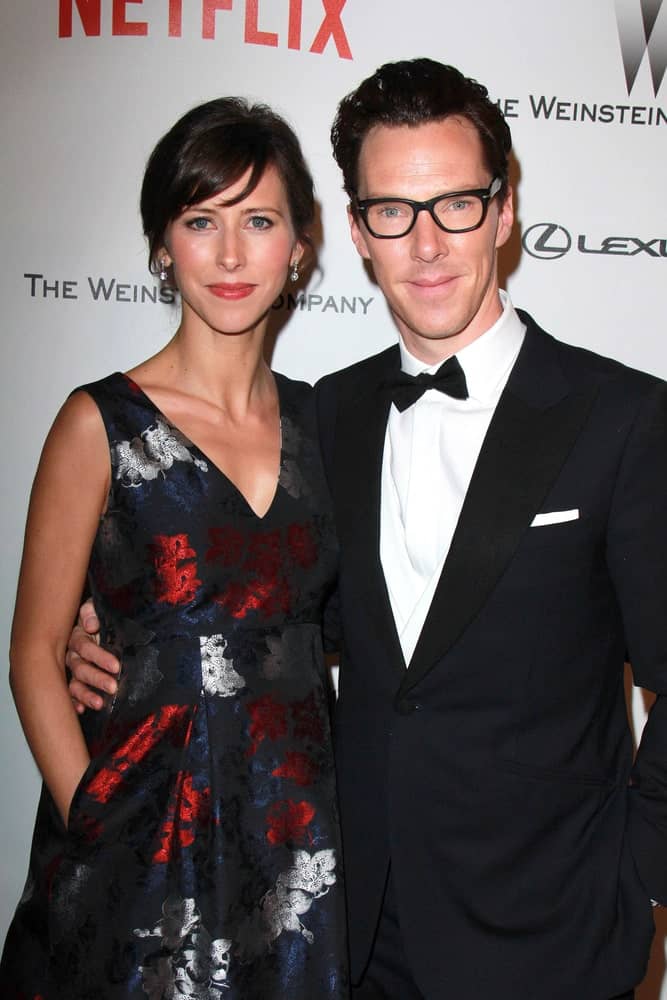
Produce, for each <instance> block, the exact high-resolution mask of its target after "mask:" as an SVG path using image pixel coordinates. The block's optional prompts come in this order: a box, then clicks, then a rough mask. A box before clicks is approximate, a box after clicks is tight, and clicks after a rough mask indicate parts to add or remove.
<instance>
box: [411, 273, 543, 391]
mask: <svg viewBox="0 0 667 1000" xmlns="http://www.w3.org/2000/svg"><path fill="white" fill-rule="evenodd" d="M500 301H501V302H502V306H503V311H502V313H501V315H500V316H499V317H498V319H497V320H496V322H495V323H494V324H493V326H491V327H489V329H488V330H486V331H485V333H483V334H482V335H481V336H480V337H477V339H476V340H473V342H472V343H471V344H468V345H467V346H466V347H463V348H462V349H461V350H460V351H459V352H458V353H457V355H456V357H457V358H458V360H459V363H460V365H461V367H462V368H463V371H464V373H465V377H466V382H467V385H468V394H469V395H470V396H471V397H472V398H473V399H477V400H479V401H480V402H485V401H487V400H489V399H492V398H493V397H494V396H495V395H497V393H498V389H499V388H500V389H502V387H503V386H504V385H505V383H506V381H507V378H508V376H509V373H510V370H511V368H512V366H513V364H514V362H515V361H516V358H517V355H518V353H519V349H520V347H521V344H522V343H523V338H524V335H525V332H526V328H525V326H524V324H523V323H522V322H521V320H520V319H519V317H518V315H517V313H516V310H515V309H514V306H513V305H512V302H511V300H510V297H509V295H508V294H507V292H505V291H502V290H501V291H500ZM398 344H399V348H400V351H401V369H402V371H404V372H406V373H407V374H408V375H418V374H419V373H420V372H424V371H426V372H435V371H437V370H438V368H439V367H440V363H438V364H435V365H430V366H429V367H426V366H425V365H424V362H423V361H420V360H419V359H418V358H416V357H415V356H414V355H413V354H411V353H410V352H409V351H408V349H407V347H406V346H405V344H404V343H403V340H402V339H401V338H400V337H399V339H398Z"/></svg>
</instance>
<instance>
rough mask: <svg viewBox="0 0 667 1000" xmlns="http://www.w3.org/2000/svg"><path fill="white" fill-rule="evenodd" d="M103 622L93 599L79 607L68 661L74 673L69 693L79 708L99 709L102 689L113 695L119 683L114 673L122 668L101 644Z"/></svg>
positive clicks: (68, 649) (102, 702)
mask: <svg viewBox="0 0 667 1000" xmlns="http://www.w3.org/2000/svg"><path fill="white" fill-rule="evenodd" d="M99 629H100V623H99V619H98V617H97V614H96V612H95V605H94V604H93V602H92V599H89V600H87V601H86V603H85V604H82V605H81V607H80V608H79V619H78V622H77V624H76V625H75V626H74V628H73V629H72V633H71V635H70V637H69V641H68V643H67V654H66V657H65V662H66V664H67V666H68V667H69V670H70V672H71V674H72V676H71V678H70V682H69V693H70V695H71V697H72V701H73V703H74V707H75V709H76V711H77V712H78V713H79V714H81V713H82V712H85V710H86V708H94V709H96V710H99V709H100V708H102V706H103V705H104V698H103V697H102V695H101V694H100V693H99V692H100V691H104V692H105V694H110V695H114V694H115V693H116V690H117V688H118V683H117V681H116V679H115V676H114V675H117V674H118V672H119V670H120V664H119V663H118V660H117V659H116V657H115V656H114V655H113V653H110V652H109V651H108V650H106V649H103V648H102V646H100V645H99V638H100V637H99Z"/></svg>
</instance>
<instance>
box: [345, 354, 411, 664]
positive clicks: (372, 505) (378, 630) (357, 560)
mask: <svg viewBox="0 0 667 1000" xmlns="http://www.w3.org/2000/svg"><path fill="white" fill-rule="evenodd" d="M374 360H375V361H376V362H377V363H376V364H375V365H374V366H373V367H372V369H371V371H370V372H368V373H367V374H366V376H365V377H364V378H363V379H361V380H360V381H359V383H358V384H357V385H356V386H355V388H354V389H353V391H352V392H351V393H349V394H348V396H347V397H346V398H345V399H344V400H342V401H341V402H340V406H339V412H338V418H337V426H336V445H335V453H334V468H335V474H334V477H333V481H334V487H333V491H334V501H335V509H336V523H337V529H338V533H339V535H340V538H341V542H342V549H343V551H344V553H345V557H344V558H345V560H346V570H347V573H346V575H348V577H349V575H350V573H351V574H352V578H353V579H354V580H355V581H356V586H355V594H356V595H357V599H359V598H360V599H361V600H363V601H364V610H365V614H366V616H367V621H368V625H369V627H370V628H372V629H373V630H374V633H375V637H376V640H377V641H379V642H380V643H381V645H382V646H383V647H384V649H385V652H386V655H387V659H388V661H389V663H390V664H392V666H393V668H394V670H395V671H396V675H397V678H398V679H399V680H402V678H403V677H404V675H405V660H404V659H403V653H402V650H401V645H400V642H399V638H398V634H397V632H396V626H395V623H394V616H393V613H392V610H391V604H390V601H389V594H388V592H387V586H386V583H385V578H384V573H383V571H382V565H381V563H380V490H381V478H382V456H383V451H384V440H385V434H386V427H387V417H388V414H389V407H390V405H391V401H390V399H389V396H388V394H387V393H386V392H383V390H382V386H383V383H384V382H385V381H386V379H387V378H388V377H389V376H391V375H392V374H397V373H398V372H399V370H400V354H399V350H398V347H395V348H391V349H390V350H388V351H385V352H383V354H382V355H380V356H379V357H378V358H377V359H374Z"/></svg>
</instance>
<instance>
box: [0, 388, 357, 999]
mask: <svg viewBox="0 0 667 1000" xmlns="http://www.w3.org/2000/svg"><path fill="white" fill-rule="evenodd" d="M276 380H277V384H278V392H279V398H280V410H281V434H282V443H281V466H280V475H279V479H278V485H277V489H276V494H275V497H274V499H273V501H272V504H271V506H270V508H269V510H268V511H267V513H266V514H265V516H264V517H259V516H257V515H256V514H255V513H254V512H253V510H252V509H251V508H250V507H249V505H248V503H247V502H246V500H245V499H244V497H243V495H242V494H241V493H240V492H239V490H238V489H237V488H236V487H235V486H234V484H233V483H232V482H231V481H230V480H229V479H228V478H227V477H226V476H225V475H224V474H223V473H222V471H221V470H220V469H218V468H217V467H216V466H215V465H214V464H213V463H212V462H211V461H210V460H209V459H208V458H207V457H206V455H204V454H203V453H202V452H201V451H200V450H199V449H198V448H197V447H196V446H195V445H193V444H192V443H191V442H190V441H189V440H188V439H187V438H186V437H185V436H184V435H183V434H182V433H180V432H179V431H178V429H177V428H176V427H174V426H173V425H172V424H171V423H170V422H169V420H167V419H166V417H165V416H164V415H163V414H161V413H160V412H159V411H158V410H157V409H156V407H155V405H154V404H153V403H152V402H151V400H150V399H149V398H148V397H147V396H146V395H145V394H144V393H143V391H142V390H141V389H140V388H139V387H138V386H137V385H136V384H135V383H133V382H132V381H131V380H130V379H129V378H128V377H126V376H124V375H121V374H119V373H116V374H113V375H110V376H109V377H107V378H106V379H103V380H101V381H100V382H96V383H94V384H92V385H88V386H84V387H83V388H84V389H85V391H86V392H88V393H89V394H90V395H91V396H92V398H93V399H94V400H95V402H96V403H97V405H98V407H99V409H100V412H101V414H102V417H103V420H104V424H105V427H106V430H107V435H108V438H109V446H110V461H111V473H112V484H111V489H110V494H109V498H108V506H107V510H106V513H105V514H104V516H103V517H102V519H101V521H100V524H99V529H98V532H97V536H96V539H95V543H94V548H93V552H92V555H91V561H90V566H89V586H90V590H91V593H92V595H93V597H94V599H95V604H96V607H97V611H98V614H99V617H100V621H101V622H102V642H103V644H104V645H106V646H107V647H109V648H111V649H112V650H113V651H114V652H115V653H116V654H117V655H118V656H119V658H120V660H121V663H122V672H121V677H120V683H119V691H118V694H117V695H116V697H115V698H114V699H108V704H107V705H106V706H105V709H104V710H103V711H102V712H101V713H93V712H87V713H86V714H85V716H84V718H83V723H82V724H83V727H84V731H85V735H86V740H87V743H88V746H89V749H90V754H91V763H90V766H89V768H88V769H87V771H86V773H85V775H84V776H83V778H82V780H81V783H80V785H79V787H78V788H77V791H76V792H75V795H74V799H73V802H72V807H71V812H70V818H69V824H68V828H67V829H65V828H64V826H63V824H62V821H61V820H60V818H59V816H58V813H57V811H56V809H55V807H54V805H53V802H52V800H51V797H50V795H49V793H48V791H47V790H46V789H44V790H43V792H42V797H41V800H40V805H39V811H38V816H37V824H36V829H35V835H34V840H33V845H32V852H31V858H30V871H29V875H28V880H27V884H26V887H25V890H24V893H23V896H22V899H21V901H20V903H19V906H18V909H17V912H16V915H15V917H14V921H13V923H12V926H11V927H10V930H9V933H8V936H7V941H6V944H5V950H4V954H3V958H2V964H1V966H0V982H1V983H2V996H3V997H4V998H8V1000H116V998H127V997H133V998H137V1000H138V998H146V997H148V998H150V1000H176V998H178V1000H185V998H192V1000H278V998H280V1000H285V998H290V1000H327V998H329V1000H338V998H343V997H345V996H347V977H346V968H345V956H346V942H345V930H344V909H343V885H342V870H341V854H340V844H339V833H338V817H337V807H336V792H335V778H334V767H333V759H332V750H331V739H330V731H329V713H330V708H331V692H330V687H329V678H328V673H327V670H326V667H325V663H324V657H323V647H322V617H323V612H324V608H325V605H326V602H327V599H328V597H329V596H330V594H331V592H332V590H333V587H334V582H335V573H336V563H337V547H336V540H335V535H334V530H333V520H332V513H331V508H330V501H329V497H328V492H327V488H326V484H325V480H324V474H323V470H322V466H321V460H320V456H319V451H318V447H317V440H316V431H315V416H314V406H313V395H312V390H311V389H310V387H308V386H306V385H305V384H303V383H296V382H291V381H290V380H288V379H286V378H285V377H283V376H280V375H277V376H276ZM82 488H85V484H82Z"/></svg>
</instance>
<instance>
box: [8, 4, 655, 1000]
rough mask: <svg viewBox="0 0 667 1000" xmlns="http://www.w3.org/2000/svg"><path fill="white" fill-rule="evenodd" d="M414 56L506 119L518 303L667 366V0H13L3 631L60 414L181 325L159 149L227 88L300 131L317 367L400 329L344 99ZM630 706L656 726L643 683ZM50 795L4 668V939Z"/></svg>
mask: <svg viewBox="0 0 667 1000" xmlns="http://www.w3.org/2000/svg"><path fill="white" fill-rule="evenodd" d="M415 56H431V57H433V58H436V59H440V60H441V61H444V62H451V63H453V64H454V65H457V66H459V67H460V68H461V69H462V70H463V71H464V72H465V73H467V74H469V75H471V76H474V77H476V78H478V79H480V80H481V81H482V82H484V83H485V84H487V85H488V86H489V89H490V91H491V94H492V96H493V97H494V98H495V99H497V100H499V101H501V106H502V107H503V110H504V111H505V113H506V114H507V116H508V120H509V122H510V125H511V127H512V132H513V136H514V145H515V156H516V159H515V163H514V165H513V176H514V181H515V182H516V184H517V195H518V223H517V231H516V238H515V239H514V241H513V243H512V245H511V246H510V247H508V248H507V250H506V252H505V254H504V257H503V273H504V277H505V280H506V282H507V286H508V288H509V290H510V292H511V294H512V297H513V300H514V302H515V303H516V304H518V305H521V306H523V307H525V308H527V309H528V310H530V311H531V312H533V314H534V315H535V316H536V318H537V319H538V321H539V322H540V323H541V324H542V325H543V326H545V327H546V328H547V329H548V330H550V331H551V332H553V333H555V334H556V335H557V336H559V337H560V338H562V339H564V340H569V341H572V342H573V343H581V344H584V345H586V346H588V347H590V348H592V349H594V350H597V351H600V352H602V353H605V354H610V355H612V356H615V357H618V358H620V359H621V360H623V361H625V362H628V363H630V364H632V365H634V366H636V367H639V368H644V369H646V370H648V371H652V372H655V373H657V374H659V375H661V376H663V377H667V345H665V343H664V332H665V309H664V304H663V303H664V282H665V277H666V276H667V215H666V212H665V207H664V196H663V188H664V176H665V175H664V163H665V154H666V153H667V142H666V137H667V104H666V103H665V101H666V99H667V80H665V82H663V80H662V76H663V74H664V69H665V61H666V60H667V0H664V2H663V0H586V3H581V0H559V2H558V3H549V2H546V0H543V2H536V0H504V2H503V3H498V2H497V0H466V2H465V3H461V4H458V3H454V2H447V0H20V3H19V2H12V0H1V2H0V107H1V108H2V115H3V117H2V121H3V126H2V133H1V138H2V141H1V144H0V149H1V151H0V200H1V206H2V210H1V216H0V217H1V219H2V222H3V230H4V239H3V242H2V248H1V249H0V253H1V255H2V267H1V268H0V296H1V301H2V304H3V319H4V323H3V355H4V364H3V367H2V373H1V374H0V379H1V382H2V392H1V393H0V426H2V427H4V428H5V430H6V431H7V440H8V441H9V444H8V447H7V451H6V452H5V455H4V459H2V466H3V470H2V478H3V489H2V491H1V492H2V495H1V497H0V507H1V518H2V520H1V522H0V523H2V524H4V529H3V530H2V535H1V542H0V544H1V546H2V548H1V562H0V566H1V567H2V568H1V570H0V588H1V589H0V616H1V622H0V627H1V629H2V632H3V634H4V635H5V636H8V635H9V624H10V621H11V612H12V604H13V598H14V588H15V581H16V575H17V568H18V561H19V557H20V548H21V538H22V532H23V524H24V519H25V511H26V505H27V498H28V492H29V489H30V483H31V480H32V476H33V473H34V469H35V465H36V462H37V458H38V455H39V449H40V447H41V443H42V441H43V439H44V436H45V434H46V431H47V429H48V427H49V425H50V423H51V420H52V419H53V416H54V414H55V412H56V410H57V408H58V406H59V405H60V403H61V402H62V400H63V399H64V398H65V396H66V395H67V393H68V391H69V390H70V389H71V388H72V387H73V386H75V385H77V384H79V383H81V382H84V381H87V380H89V379H95V378H98V377H101V376H102V375H104V374H106V373H107V372H108V371H110V370H113V369H118V368H120V369H125V368H128V367H130V366H132V365H133V364H135V363H136V362H137V361H139V360H140V359H141V358H143V357H146V356H148V355H149V354H151V353H152V352H153V351H154V350H156V349H157V348H158V347H160V346H161V345H162V344H163V343H164V342H165V340H166V339H167V337H168V336H169V334H170V332H171V331H172V330H173V328H174V326H175V324H176V322H177V310H176V309H175V307H174V306H173V305H170V304H168V303H162V302H160V301H159V299H158V301H153V299H154V298H157V288H156V285H155V282H154V280H153V279H152V277H151V276H150V275H149V274H148V271H147V268H146V255H145V249H144V245H143V241H142V238H141V235H140V224H139V219H138V211H137V203H138V192H139V185H140V182H141V176H142V172H143V167H144V163H145V159H146V156H147V154H148V153H149V151H150V149H151V148H152V146H153V145H154V143H155V141H156V140H157V139H158V137H159V136H160V135H161V134H162V133H163V132H164V131H165V130H166V129H167V128H168V127H169V125H170V124H171V123H172V122H173V121H174V120H175V119H176V118H177V117H178V116H179V115H180V114H181V113H182V112H184V111H185V110H186V109H188V108H189V107H191V106H192V105H194V104H196V103H199V102H200V101H202V100H206V99H209V98H211V97H216V96H219V95H222V94H243V95H247V96H249V97H251V98H253V99H260V100H265V101H267V102H269V103H271V104H272V105H273V106H274V107H276V109H277V110H279V111H281V112H282V113H283V114H285V115H286V116H287V117H288V118H289V119H290V120H291V121H292V122H293V124H294V125H295V126H296V129H297V131H298V133H299V135H300V136H301V138H302V141H303V145H304V148H305V151H306V155H307V157H308V160H309V162H310V164H311V167H312V169H313V172H314V174H315V178H316V181H317V187H318V197H319V201H320V205H321V218H322V227H323V232H324V234H325V236H324V239H323V243H322V246H321V247H320V254H319V267H318V269H317V270H315V271H314V272H313V273H312V275H311V277H310V279H309V281H308V284H307V285H306V286H300V287H299V289H298V298H297V299H296V301H294V300H293V301H292V302H291V303H288V304H287V306H286V305H285V303H283V304H282V305H280V304H278V308H277V309H276V325H277V326H282V320H283V319H286V318H288V314H290V313H293V314H294V315H292V316H291V318H290V321H289V323H288V324H287V325H286V326H285V328H284V329H282V330H281V332H280V334H279V335H278V338H277V342H276V347H275V351H274V356H273V361H274V365H275V367H276V368H278V369H280V370H284V371H285V372H287V373H288V374H291V375H295V376H297V377H302V378H306V379H309V380H313V379H315V378H316V377H317V376H319V375H320V374H323V373H324V372H326V371H330V370H332V369H334V368H338V367H341V366H342V365H345V364H347V363H349V362H351V361H353V360H356V359H358V358H361V357H363V356H364V355H366V354H369V353H372V352H374V351H376V350H379V349H381V348H382V347H384V346H386V345H387V344H388V343H391V342H392V340H393V339H394V337H395V332H394V329H393V327H392V324H391V321H390V320H389V317H388V314H387V311H386V308H385V306H384V305H383V302H382V299H381V296H380V295H379V293H378V289H377V288H376V287H375V286H374V285H373V284H372V283H371V281H370V279H369V278H368V276H367V274H366V272H365V271H364V269H363V268H362V266H361V263H360V261H359V259H358V258H357V257H356V254H355V253H354V251H353V248H352V246H351V243H350V241H349V236H348V233H347V222H346V217H345V199H344V196H343V193H342V191H341V185H340V179H339V176H338V173H337V168H336V167H335V164H334V163H333V160H332V158H331V153H330V146H329V139H328V134H329V127H330V124H331V119H332V116H333V113H334V109H335V106H336V103H337V101H338V100H339V99H340V97H341V96H342V95H343V94H344V93H347V92H348V91H349V90H350V89H352V88H353V87H354V86H355V85H356V84H357V83H358V82H359V81H360V80H361V79H362V78H363V77H364V76H367V75H368V74H369V73H370V72H372V70H373V69H375V67H376V66H378V65H379V64H380V63H382V62H385V61H387V60H393V59H402V58H412V57H415ZM522 237H523V239H522ZM522 243H523V246H522ZM10 431H11V435H12V436H11V440H10V434H9V432H10ZM5 676H6V674H5ZM633 714H634V719H635V723H636V725H637V727H640V726H641V723H642V721H643V702H642V699H641V697H639V696H638V695H635V698H634V700H633ZM37 787H38V781H37V776H36V772H35V768H34V765H33V764H32V761H31V759H30V756H29V753H28V751H27V749H26V747H25V744H24V741H23V737H22V735H21V732H20V729H19V726H18V723H17V721H16V717H15V712H14V708H13V705H12V702H11V697H10V694H9V689H8V686H7V683H6V680H4V679H3V681H2V683H1V685H0V803H2V806H1V811H2V819H1V821H0V835H1V836H2V845H3V850H2V852H1V854H0V937H1V936H2V935H4V931H5V929H6V926H7V923H8V922H9V919H10V917H11V913H12V911H13V908H14V905H15V903H16V900H17V899H18V896H19V894H20V890H21V887H22V884H23V880H24V877H25V870H26V863H27V853H28V847H29V841H30V833H31V828H32V820H33V813H34V807H35V801H36V795H37ZM666 863H667V859H666ZM665 929H667V924H665V923H664V922H663V918H662V917H659V931H660V933H659V935H658V939H657V942H656V947H655V949H654V956H653V960H652V967H651V973H650V976H649V979H648V980H647V982H646V983H645V985H644V986H643V988H642V990H641V992H640V998H641V1000H658V997H662V998H667V985H666V986H664V987H662V988H661V983H662V980H663V971H664V966H665V959H664V936H665V933H664V932H665ZM480 1000H486V998H480Z"/></svg>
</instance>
